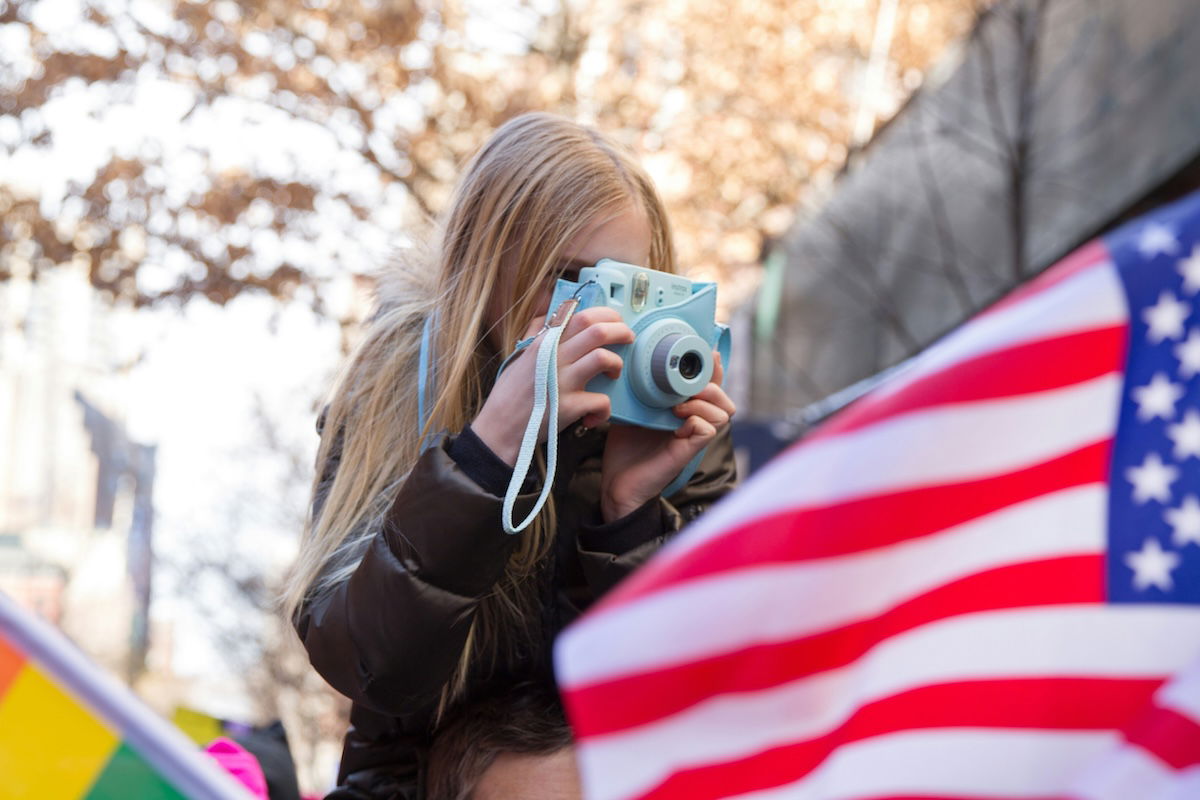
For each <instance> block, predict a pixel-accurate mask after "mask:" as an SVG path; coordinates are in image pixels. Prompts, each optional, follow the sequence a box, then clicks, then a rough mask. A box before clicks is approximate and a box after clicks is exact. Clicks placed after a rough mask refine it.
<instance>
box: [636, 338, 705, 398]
mask: <svg viewBox="0 0 1200 800" xmlns="http://www.w3.org/2000/svg"><path fill="white" fill-rule="evenodd" d="M650 374H651V375H652V376H653V378H654V383H655V385H657V386H658V388H659V389H661V390H662V391H663V392H664V393H666V394H670V395H674V396H676V397H679V398H680V399H683V398H687V397H691V396H692V395H694V394H698V393H699V392H700V390H701V389H703V388H704V386H705V385H706V384H707V383H708V380H709V378H710V377H712V355H711V354H710V353H709V347H708V343H707V342H705V341H704V340H703V339H701V338H700V337H699V336H697V335H695V334H694V333H693V334H682V333H671V334H668V335H666V336H664V337H663V338H662V339H661V340H659V342H658V344H656V345H655V347H654V351H653V353H652V355H651V356H650Z"/></svg>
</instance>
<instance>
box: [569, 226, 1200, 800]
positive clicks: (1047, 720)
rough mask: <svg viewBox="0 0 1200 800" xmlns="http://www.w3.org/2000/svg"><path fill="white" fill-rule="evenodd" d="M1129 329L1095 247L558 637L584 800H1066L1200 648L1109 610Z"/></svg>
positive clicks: (1186, 631)
mask: <svg viewBox="0 0 1200 800" xmlns="http://www.w3.org/2000/svg"><path fill="white" fill-rule="evenodd" d="M1126 315H1127V311H1126V305H1125V300H1124V297H1123V293H1122V290H1121V287H1120V283H1119V279H1118V277H1117V276H1116V274H1115V271H1114V268H1113V267H1112V265H1111V263H1109V262H1108V260H1107V256H1106V254H1105V252H1104V251H1103V249H1102V248H1101V247H1099V246H1090V247H1088V248H1084V249H1083V250H1081V251H1080V253H1079V254H1077V255H1076V256H1075V257H1073V258H1072V259H1070V260H1068V261H1067V262H1064V263H1063V264H1062V265H1060V266H1059V267H1058V268H1056V269H1055V270H1052V271H1051V272H1050V273H1048V274H1047V275H1046V276H1045V277H1044V278H1042V279H1040V280H1039V281H1037V282H1035V284H1033V285H1031V286H1030V287H1028V288H1027V289H1025V290H1023V291H1022V292H1021V293H1020V296H1019V297H1018V298H1016V299H1015V300H1013V301H1007V302H1005V303H1003V304H1001V305H999V306H997V307H996V308H995V309H993V310H991V311H989V312H988V313H986V314H983V315H981V316H980V317H978V318H977V319H975V320H974V321H972V322H971V323H969V324H968V325H966V326H964V327H963V328H962V329H960V330H959V331H957V332H956V333H954V334H953V335H951V336H949V337H947V338H946V339H945V340H944V341H943V342H941V343H940V344H939V345H937V346H935V347H934V348H931V349H930V350H929V351H927V352H926V353H925V354H924V355H922V356H921V357H919V358H918V359H915V360H914V361H913V362H912V363H911V364H910V366H909V367H908V368H907V369H906V370H905V371H904V373H903V374H902V375H901V376H899V378H898V379H897V380H894V381H893V382H891V383H889V384H887V385H885V386H884V387H881V388H880V390H876V391H875V392H873V393H872V394H871V395H869V396H868V397H866V398H864V399H863V400H861V401H859V402H858V403H856V404H855V405H854V406H852V407H851V408H850V409H848V410H847V411H845V412H843V413H842V414H840V415H839V416H838V417H836V418H835V419H834V420H832V421H831V422H830V423H829V424H827V425H826V426H824V427H823V428H822V429H821V430H820V431H818V432H817V433H816V434H814V435H813V436H810V437H809V438H808V439H806V440H805V441H804V442H802V443H801V444H800V445H798V446H796V447H794V448H792V449H791V450H789V451H788V452H786V453H785V454H783V455H782V456H781V457H779V458H778V459H776V461H775V462H773V463H772V464H771V465H770V466H768V467H767V468H766V469H764V470H763V471H762V472H760V473H759V474H758V475H756V476H755V477H754V478H752V479H751V480H750V481H748V482H747V483H746V484H745V485H744V486H743V487H742V488H741V489H739V491H738V492H737V493H735V494H734V495H733V496H732V497H731V498H730V499H729V500H727V501H726V502H723V503H721V504H719V505H718V506H717V507H716V508H714V509H713V510H712V511H710V512H709V514H708V515H706V516H705V517H704V518H702V519H701V520H700V521H699V522H698V523H697V524H696V525H694V526H693V527H692V528H689V530H688V532H687V534H685V535H684V536H681V537H679V538H678V539H676V540H675V541H674V542H673V543H672V544H671V545H669V546H668V547H667V548H665V549H664V551H663V552H662V553H661V554H660V555H659V556H658V557H657V558H656V559H655V560H653V561H652V562H651V563H650V564H648V565H647V566H646V567H645V568H643V569H642V570H640V571H639V572H638V573H637V574H635V575H634V576H633V578H632V579H630V580H629V581H627V582H626V583H625V584H623V585H622V586H621V587H619V588H618V589H617V590H616V591H615V592H613V593H612V594H611V595H610V596H609V597H608V598H606V599H605V600H604V601H603V602H602V603H601V604H600V605H599V606H597V607H596V608H595V609H593V611H592V612H591V613H589V614H588V615H587V616H585V617H584V619H583V620H581V621H580V622H579V623H578V624H577V625H576V626H574V627H573V628H571V629H570V630H568V631H567V632H566V634H564V636H563V637H562V639H561V640H560V643H559V649H558V653H557V668H558V676H559V682H560V685H561V687H562V688H563V691H564V696H565V698H566V702H567V706H568V711H569V713H570V715H571V719H572V722H573V724H574V726H575V728H576V732H577V735H578V738H579V755H580V763H581V771H582V774H583V779H584V785H585V790H586V793H587V796H588V797H589V798H591V799H592V800H619V799H623V798H655V799H656V800H657V799H658V798H687V800H697V799H698V798H708V797H729V796H745V797H754V798H764V799H765V798H776V797H779V798H783V797H788V798H800V797H803V798H810V797H811V798H826V797H828V798H834V797H836V798H883V797H893V798H900V797H913V798H915V797H938V798H949V797H958V798H975V797H979V798H983V797H988V798H1006V797H1013V798H1018V797H1021V798H1040V799H1041V800H1046V799H1047V798H1050V797H1063V796H1064V793H1065V791H1066V790H1067V788H1068V786H1069V783H1070V781H1071V779H1073V778H1074V777H1076V776H1077V775H1078V772H1079V770H1080V769H1081V767H1082V766H1083V765H1084V764H1086V763H1087V762H1088V761H1089V760H1091V759H1093V758H1095V757H1098V756H1100V755H1102V754H1104V753H1107V752H1111V751H1112V750H1113V748H1114V747H1118V746H1120V744H1119V743H1120V738H1119V736H1118V734H1117V732H1116V731H1117V729H1119V728H1122V727H1124V726H1125V724H1126V723H1127V722H1128V721H1129V720H1130V718H1131V716H1133V715H1135V714H1136V713H1137V712H1138V710H1140V709H1143V708H1145V707H1147V706H1148V704H1149V703H1150V701H1151V698H1152V696H1153V695H1154V692H1155V691H1156V689H1158V687H1159V686H1160V684H1161V683H1162V682H1163V680H1164V679H1165V678H1167V677H1168V676H1170V675H1171V674H1172V673H1174V672H1175V671H1177V670H1178V669H1179V668H1180V667H1181V666H1182V665H1184V664H1186V663H1187V662H1188V661H1189V660H1190V659H1192V658H1193V657H1194V656H1195V655H1196V652H1197V648H1198V647H1200V635H1198V634H1197V630H1198V626H1200V617H1198V615H1197V612H1196V611H1194V610H1191V609H1181V608H1172V607H1167V608H1164V607H1132V606H1127V607H1120V608H1114V607H1111V606H1105V605H1103V600H1104V596H1105V593H1104V550H1105V540H1106V511H1107V502H1108V492H1109V487H1108V485H1107V473H1108V457H1109V449H1110V445H1111V440H1112V437H1113V434H1114V431H1115V428H1116V422H1117V413H1118V407H1119V403H1120V393H1121V380H1122V372H1121V371H1122V365H1123V362H1124V338H1125V336H1126V324H1127V321H1126ZM1127 490H1128V489H1127V487H1121V491H1127ZM1107 797H1108V796H1107V795H1095V796H1094V798H1093V795H1088V794H1081V795H1080V798H1079V800H1106V799H1107Z"/></svg>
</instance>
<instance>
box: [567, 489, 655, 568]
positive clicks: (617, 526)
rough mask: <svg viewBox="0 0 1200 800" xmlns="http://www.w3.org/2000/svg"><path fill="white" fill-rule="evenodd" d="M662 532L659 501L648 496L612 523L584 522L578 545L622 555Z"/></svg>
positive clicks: (598, 551) (596, 550)
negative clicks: (644, 500) (643, 501)
mask: <svg viewBox="0 0 1200 800" xmlns="http://www.w3.org/2000/svg"><path fill="white" fill-rule="evenodd" d="M665 532H666V531H665V525H664V521H663V512H662V502H661V501H660V500H659V498H657V497H652V498H650V499H649V500H647V501H646V502H645V503H643V504H642V505H640V506H638V507H637V508H635V509H634V510H633V511H630V512H629V513H628V514H626V515H625V516H623V517H621V518H620V519H614V520H613V521H612V522H595V521H584V523H583V524H582V525H581V526H580V530H579V546H580V547H581V548H583V549H584V550H588V551H590V552H593V553H609V554H612V555H622V554H623V553H628V552H629V551H630V550H632V549H634V548H635V547H638V546H639V545H642V544H644V543H646V542H649V541H651V540H653V539H655V538H656V537H659V536H662V535H663V534H664V533H665Z"/></svg>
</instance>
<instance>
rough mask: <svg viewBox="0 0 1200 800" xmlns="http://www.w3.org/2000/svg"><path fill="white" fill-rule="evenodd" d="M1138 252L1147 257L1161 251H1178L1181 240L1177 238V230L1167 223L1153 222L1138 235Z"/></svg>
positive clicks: (1172, 252)
mask: <svg viewBox="0 0 1200 800" xmlns="http://www.w3.org/2000/svg"><path fill="white" fill-rule="evenodd" d="M1138 252H1140V253H1141V254H1142V256H1143V257H1145V258H1154V256H1156V255H1158V254H1159V253H1169V254H1171V255H1174V254H1175V253H1178V252H1179V241H1178V240H1177V239H1176V238H1175V231H1173V230H1171V229H1170V228H1168V227H1167V226H1166V225H1162V224H1160V223H1158V222H1151V223H1150V224H1149V225H1147V226H1146V227H1144V228H1142V234H1141V236H1139V237H1138Z"/></svg>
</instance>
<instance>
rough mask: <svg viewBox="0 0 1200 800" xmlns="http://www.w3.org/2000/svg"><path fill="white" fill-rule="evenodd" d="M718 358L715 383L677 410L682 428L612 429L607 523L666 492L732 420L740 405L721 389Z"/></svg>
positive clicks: (605, 472)
mask: <svg viewBox="0 0 1200 800" xmlns="http://www.w3.org/2000/svg"><path fill="white" fill-rule="evenodd" d="M713 359H714V364H713V378H712V382H711V383H709V384H708V386H706V387H704V389H703V391H701V392H700V394H698V395H696V396H695V397H692V398H691V399H689V400H685V401H684V402H682V403H680V404H679V405H677V406H675V408H674V409H673V410H674V412H675V416H677V417H681V418H683V420H684V423H683V425H681V426H680V427H679V428H678V430H675V431H656V430H649V429H646V428H635V427H630V426H626V425H614V426H612V427H611V428H609V430H608V439H607V441H606V443H605V445H604V460H603V462H602V465H601V468H600V515H601V517H602V518H603V519H604V521H605V522H612V521H613V520H616V519H620V518H621V517H623V516H625V515H626V514H628V513H629V512H631V511H634V510H635V509H637V508H638V507H640V506H641V505H642V504H643V503H645V502H646V501H647V500H650V499H651V498H653V497H656V496H658V495H659V494H661V493H662V490H663V489H665V488H666V487H667V485H668V484H670V483H671V481H673V480H674V479H675V476H676V475H678V474H679V473H680V471H681V470H682V469H683V468H684V467H685V466H687V463H688V462H689V461H691V460H692V457H693V456H694V455H696V453H698V452H700V450H702V449H703V448H704V447H705V446H707V445H708V443H709V442H711V441H712V440H713V438H714V437H716V435H717V433H718V432H720V430H721V429H722V428H724V427H725V426H726V425H728V424H729V419H730V417H732V416H733V415H734V413H736V411H737V408H736V407H735V406H734V404H733V401H732V400H730V399H729V395H727V394H725V391H724V390H723V389H722V388H721V380H722V379H723V378H724V375H725V370H724V367H723V365H722V364H721V356H720V354H719V353H717V352H716V351H715V350H714V351H713ZM585 424H586V423H585Z"/></svg>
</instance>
